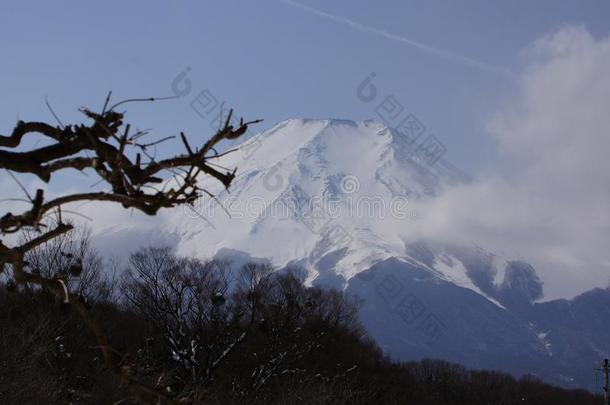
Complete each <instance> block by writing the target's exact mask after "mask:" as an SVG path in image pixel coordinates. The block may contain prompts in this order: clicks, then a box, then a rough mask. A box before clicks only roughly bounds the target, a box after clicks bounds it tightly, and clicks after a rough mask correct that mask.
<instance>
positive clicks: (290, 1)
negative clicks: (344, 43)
mask: <svg viewBox="0 0 610 405" xmlns="http://www.w3.org/2000/svg"><path fill="white" fill-rule="evenodd" d="M280 1H281V2H282V3H284V4H287V5H289V6H291V7H294V8H297V9H299V10H301V11H304V12H306V13H309V14H313V15H315V16H317V17H320V18H324V19H326V20H330V21H333V22H335V23H337V24H343V25H347V26H349V27H351V28H353V29H356V30H358V31H361V32H366V33H368V34H374V35H378V36H381V37H383V38H386V39H391V40H393V41H397V42H400V43H402V44H404V45H408V46H411V47H413V48H417V49H419V50H420V51H423V52H426V53H428V54H430V55H434V56H438V57H440V58H443V59H447V60H450V61H452V62H456V63H461V64H464V65H467V66H470V67H473V68H476V69H479V70H485V71H488V72H494V73H496V74H500V75H502V76H507V77H512V74H511V72H510V70H509V69H507V68H504V67H500V66H495V65H491V64H489V63H486V62H482V61H479V60H476V59H472V58H469V57H468V56H464V55H460V54H458V53H455V52H451V51H448V50H445V49H441V48H436V47H434V46H430V45H426V44H423V43H421V42H418V41H413V40H412V39H409V38H406V37H404V36H402V35H397V34H392V33H391V32H387V31H385V30H382V29H379V28H375V27H369V26H368V25H364V24H360V23H359V22H356V21H353V20H350V19H349V18H346V17H341V16H337V15H334V14H329V13H327V12H325V11H322V10H318V9H316V8H313V7H309V6H306V5H304V4H301V3H297V2H296V1H294V0H280Z"/></svg>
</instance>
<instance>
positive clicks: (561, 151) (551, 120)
mask: <svg viewBox="0 0 610 405" xmlns="http://www.w3.org/2000/svg"><path fill="white" fill-rule="evenodd" d="M524 55H525V58H526V60H527V67H526V68H525V69H524V71H523V73H522V75H521V76H520V77H519V78H518V82H517V83H518V92H517V95H516V96H514V99H512V100H510V102H508V103H507V105H506V106H505V107H504V108H503V109H502V110H501V111H498V112H497V113H496V114H495V116H494V117H493V118H492V119H491V120H490V122H489V124H488V126H487V130H488V131H487V132H488V133H489V135H490V136H492V137H493V138H494V139H495V140H496V141H497V145H498V157H499V159H500V160H499V162H498V167H504V169H503V171H502V172H500V171H496V172H494V173H482V174H480V175H479V176H478V179H477V180H476V181H475V182H474V183H472V184H470V185H468V186H465V187H460V188H455V189H451V190H447V192H446V193H445V194H444V195H443V196H442V197H441V198H439V199H436V200H434V201H427V202H426V203H425V205H423V206H421V207H420V209H419V212H421V213H422V214H423V222H422V229H420V232H422V233H423V234H425V235H426V236H428V237H432V238H449V239H456V240H457V239H459V240H461V241H462V242H464V241H466V240H471V241H473V242H477V243H479V244H482V243H484V244H485V245H484V247H486V248H489V249H490V250H492V251H495V252H502V253H504V254H506V255H507V256H508V257H515V256H516V257H522V258H524V259H526V260H528V261H530V262H531V263H532V264H533V265H535V267H536V268H537V270H538V272H539V273H540V274H541V275H542V277H543V279H544V280H545V285H546V287H545V290H546V293H547V297H548V298H551V297H553V296H569V295H572V294H574V293H575V292H577V291H582V290H584V289H585V288H591V287H594V286H605V285H606V284H607V283H608V280H610V249H609V248H610V159H609V154H610V38H604V39H599V40H596V39H595V38H593V36H592V35H591V34H590V33H589V32H588V31H587V30H586V29H585V28H583V27H565V28H563V29H561V30H559V31H558V32H556V33H554V34H553V35H549V36H546V37H544V38H541V39H539V40H537V41H535V43H534V44H533V45H532V46H530V47H529V48H528V49H527V50H526V51H525V52H524Z"/></svg>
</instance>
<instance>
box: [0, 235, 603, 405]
mask: <svg viewBox="0 0 610 405" xmlns="http://www.w3.org/2000/svg"><path fill="white" fill-rule="evenodd" d="M85 236H86V235H85ZM68 242H69V241H63V243H64V245H63V246H62V247H60V248H58V247H57V246H55V248H49V249H47V250H46V251H40V250H39V251H37V253H36V254H37V256H35V257H34V256H33V257H31V258H30V261H31V263H36V264H35V265H36V266H38V268H39V269H40V271H41V272H47V273H48V272H51V273H52V272H53V271H54V270H53V269H54V268H59V269H64V268H66V267H67V268H70V266H71V265H72V264H71V263H72V262H71V261H70V260H68V261H65V260H64V259H65V258H69V259H71V260H72V259H74V260H77V259H78V260H80V261H79V266H81V267H82V273H84V274H80V275H79V278H80V280H81V281H80V283H79V284H78V285H77V287H78V290H79V291H80V292H81V294H82V296H83V299H84V300H86V301H87V303H88V305H89V306H90V307H91V311H92V313H93V315H94V316H95V317H96V318H97V319H99V320H100V321H101V323H102V326H103V328H104V331H105V333H106V335H107V337H108V340H109V342H110V344H111V346H112V347H113V348H114V349H115V350H116V355H117V356H120V366H121V367H128V368H129V370H130V372H131V374H132V375H134V376H136V377H137V378H138V379H139V380H140V381H142V382H144V383H146V384H148V385H149V386H151V387H156V388H162V389H163V390H164V392H166V393H167V396H168V397H177V396H181V397H182V398H189V399H190V400H191V401H192V403H203V404H282V405H284V404H301V405H302V404H348V403H349V404H468V405H473V404H474V405H476V404H498V405H499V404H554V405H562V404H565V405H572V404H579V405H587V404H592V405H593V404H597V403H599V401H600V398H599V397H595V396H593V395H592V394H590V393H588V392H586V391H582V390H576V391H568V390H564V389H560V388H556V387H552V386H549V385H546V384H544V383H542V382H540V381H539V380H537V379H535V378H530V377H525V378H521V379H519V380H517V379H515V378H513V377H511V376H509V375H507V374H504V373H500V372H488V371H469V370H466V369H464V368H463V367H461V366H459V365H455V364H450V363H447V362H443V361H435V360H427V361H423V362H410V363H401V364H397V363H393V362H391V361H390V360H388V359H387V358H386V357H384V355H383V353H382V352H381V350H380V349H379V348H378V347H377V346H376V345H375V344H374V343H373V342H372V341H371V340H370V339H369V338H367V336H366V334H365V333H364V332H363V330H362V328H361V326H360V325H359V323H358V321H357V310H358V302H357V301H356V300H354V299H350V298H347V297H345V296H343V295H342V294H341V293H340V292H337V291H332V290H323V289H320V288H308V287H305V286H304V285H303V279H302V277H301V276H300V273H299V272H298V271H284V272H272V271H271V270H272V269H271V268H270V267H269V266H268V265H266V264H261V263H248V264H246V265H244V266H243V267H242V268H241V269H239V270H237V271H232V270H231V266H229V265H228V264H227V263H226V262H223V261H208V262H203V261H200V260H196V259H184V258H178V257H176V256H175V255H173V254H172V252H171V251H170V250H169V249H145V250H142V251H140V252H138V253H136V254H134V255H132V256H131V259H130V261H129V264H128V266H127V269H126V270H125V272H124V273H123V274H122V275H121V277H120V278H111V277H108V276H107V275H105V272H103V271H101V270H100V268H101V265H100V259H99V257H97V256H96V255H95V254H94V253H92V252H91V250H90V249H89V248H88V244H86V245H82V244H79V243H75V244H70V243H68ZM85 242H87V241H85ZM57 249H59V251H58V250H57ZM71 249H72V250H71ZM79 255H80V256H79ZM77 256H78V257H77ZM75 258H77V259H75ZM52 260H55V262H51V261H52ZM61 260H64V261H65V263H63V264H55V263H60V262H61ZM58 271H64V270H58ZM51 276H52V274H51ZM83 276H84V277H83ZM66 277H67V278H69V277H68V276H66ZM82 280H86V281H82ZM144 401H148V402H151V403H157V402H156V401H152V400H151V399H150V398H148V399H146V398H141V397H140V398H139V397H137V396H136V394H134V393H133V392H132V391H130V390H129V389H128V388H127V387H126V386H121V385H117V381H116V380H115V379H114V378H113V375H112V374H111V373H110V372H109V371H108V370H106V369H105V366H104V364H103V362H102V360H101V356H100V351H99V347H96V343H95V340H94V339H93V338H92V336H90V334H89V332H88V329H87V328H86V327H84V326H83V325H82V323H81V321H80V320H79V319H78V317H77V316H75V314H73V313H72V312H71V309H70V308H69V307H64V306H62V304H61V303H60V302H58V301H57V299H56V298H55V296H54V295H52V294H48V293H46V292H45V291H42V290H39V289H34V288H31V289H22V290H20V291H17V289H16V288H15V286H13V285H11V284H8V285H7V284H6V283H4V285H3V288H2V289H1V291H0V403H2V404H23V405H25V404H114V403H117V404H118V403H123V404H128V403H139V402H144ZM159 403H163V402H162V401H161V402H159Z"/></svg>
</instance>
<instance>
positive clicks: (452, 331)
mask: <svg viewBox="0 0 610 405" xmlns="http://www.w3.org/2000/svg"><path fill="white" fill-rule="evenodd" d="M443 151H444V147H443V146H442V145H441V144H439V143H438V141H437V140H436V139H434V138H433V137H432V138H426V137H424V136H423V135H420V134H417V133H413V132H409V131H397V130H392V129H390V128H388V127H386V126H384V125H383V124H381V123H378V122H374V121H364V122H358V123H356V122H352V121H344V120H307V119H291V120H287V121H284V122H282V123H280V124H278V125H276V126H275V127H273V128H271V129H269V130H267V131H265V132H263V133H261V134H258V135H255V136H251V137H249V138H248V139H247V140H246V141H244V143H242V144H241V145H240V147H239V148H238V150H236V151H234V152H232V153H229V154H226V155H224V156H222V157H221V158H218V159H216V160H215V161H214V162H213V163H214V164H215V165H217V166H218V167H220V168H234V167H237V177H236V178H235V180H234V182H233V184H232V186H231V189H230V190H229V191H227V190H224V189H223V188H222V186H221V185H220V184H217V182H215V181H214V180H213V179H204V180H203V183H202V185H203V186H205V188H206V189H207V190H208V191H210V192H211V193H212V194H213V195H214V196H215V198H207V199H201V200H198V201H197V202H196V203H195V204H194V206H193V207H192V208H184V209H183V208H180V209H176V210H173V211H168V212H164V213H162V214H161V215H160V216H159V217H158V220H157V221H156V222H155V225H154V227H153V228H150V227H149V228H146V229H134V228H133V227H124V228H122V227H117V226H114V227H112V228H108V229H106V230H105V231H102V232H100V233H99V234H98V236H97V239H98V243H99V244H100V245H102V246H107V247H108V246H111V249H112V251H113V252H115V253H116V252H117V251H118V250H120V246H123V248H125V246H129V249H133V248H134V247H135V246H137V245H138V244H139V245H147V244H163V245H171V246H174V247H175V248H176V250H177V252H178V253H179V254H182V255H188V256H198V257H203V258H205V257H213V256H215V255H225V256H226V255H229V256H230V255H232V254H234V252H239V256H240V258H239V260H242V261H243V260H244V259H243V257H244V256H245V257H252V258H267V259H269V260H270V261H271V262H272V263H273V264H274V265H275V266H277V267H278V268H282V267H289V266H298V267H301V268H304V269H305V270H307V272H308V275H309V277H308V282H310V283H312V284H316V285H324V286H330V287H335V288H340V289H343V290H345V291H346V292H347V293H348V294H354V295H357V296H359V297H360V298H361V299H362V309H361V318H362V322H363V324H364V326H365V327H366V328H367V330H368V332H369V333H370V334H371V336H372V337H374V338H375V339H376V340H377V342H378V343H379V344H380V345H381V346H382V347H383V348H384V349H385V350H386V351H387V353H388V354H390V355H391V356H393V357H395V358H399V359H405V360H407V359H420V358H425V357H434V358H443V359H447V360H451V361H455V362H459V363H462V364H464V365H465V366H468V367H475V368H487V369H502V370H506V371H510V372H513V373H515V374H524V373H533V374H537V375H539V376H540V377H542V378H544V379H546V380H548V381H550V382H554V383H560V384H563V385H568V386H585V387H589V388H592V386H591V383H592V379H591V375H592V374H591V372H590V371H591V370H592V369H593V368H595V366H596V365H597V362H598V360H600V359H601V358H603V356H604V355H606V356H607V355H608V351H609V350H608V345H607V344H606V346H604V342H608V341H610V340H608V335H610V328H609V327H608V326H605V324H604V325H599V324H598V323H597V321H596V320H595V319H586V318H585V316H587V315H588V314H590V311H593V308H594V305H595V304H596V303H605V308H610V305H608V302H609V301H610V291H609V290H595V291H594V292H591V293H587V294H588V295H587V294H584V295H583V296H581V297H577V298H575V299H574V300H572V301H567V300H561V301H550V302H546V303H536V300H538V299H539V298H541V297H542V293H543V291H542V282H541V281H540V280H539V279H538V277H537V275H536V272H535V270H534V269H533V268H532V267H531V266H530V265H529V264H527V263H524V262H521V261H515V260H511V259H510V258H502V257H500V256H498V255H496V254H494V253H492V252H488V251H486V250H484V249H482V248H480V247H478V246H477V245H475V243H477V241H463V243H461V244H459V245H456V244H455V243H451V244H449V243H443V242H441V241H430V240H426V239H425V238H424V237H423V236H422V233H421V232H420V231H421V227H423V226H425V224H423V223H422V221H420V218H421V216H422V214H424V212H423V210H425V207H426V203H427V202H429V201H433V200H434V199H435V198H437V197H438V196H439V195H440V194H441V193H442V192H443V190H444V189H445V188H447V187H454V186H459V185H460V184H466V183H467V182H469V178H468V176H467V175H465V174H464V173H462V172H461V171H460V170H458V169H457V168H455V167H453V166H452V165H450V164H449V163H448V162H446V161H445V160H443V158H442V153H443ZM138 235H139V236H138ZM127 240H130V241H137V242H135V243H133V242H131V243H126V241H127ZM227 252H229V253H227ZM231 252H233V253H231ZM606 315H609V313H608V310H606ZM596 319H599V318H596ZM605 319H609V318H608V317H607V316H606V318H605ZM574 325H578V327H579V328H580V331H583V332H582V333H581V332H580V331H578V330H571V329H572V328H573V327H574ZM594 325H596V327H602V326H603V331H605V332H602V333H601V334H597V333H596V334H594V333H593V330H594ZM565 331H569V333H565ZM589 331H590V332H589ZM604 333H605V334H604ZM603 336H605V337H606V340H605V341H604V340H602V337H603ZM576 346H578V350H575V347H576Z"/></svg>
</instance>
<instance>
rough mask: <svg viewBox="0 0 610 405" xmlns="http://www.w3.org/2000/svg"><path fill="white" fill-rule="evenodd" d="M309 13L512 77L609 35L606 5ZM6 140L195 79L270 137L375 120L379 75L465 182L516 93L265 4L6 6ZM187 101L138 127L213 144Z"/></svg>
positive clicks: (143, 114)
mask: <svg viewBox="0 0 610 405" xmlns="http://www.w3.org/2000/svg"><path fill="white" fill-rule="evenodd" d="M300 4H302V5H304V6H306V7H311V8H315V9H318V10H320V11H322V12H325V13H329V14H332V15H335V16H338V17H342V18H347V19H350V20H352V21H355V22H358V23H360V24H363V25H365V26H368V27H371V28H375V29H379V30H385V31H387V32H389V33H392V34H395V35H399V36H403V37H405V38H408V39H410V40H413V41H417V42H420V43H423V44H426V45H428V46H430V47H435V48H439V49H442V50H445V51H447V52H450V53H453V54H456V55H461V56H464V57H468V58H472V59H475V60H478V61H480V62H481V63H485V64H489V65H493V66H498V67H503V68H506V69H509V70H511V71H514V72H518V71H519V70H520V69H521V68H522V66H521V65H522V60H521V59H522V58H521V56H520V52H521V51H522V50H523V49H524V48H525V47H527V46H528V45H530V44H531V43H532V41H534V40H535V39H536V38H539V37H541V36H543V35H545V34H548V33H550V32H553V31H555V30H558V29H559V28H561V27H562V26H564V25H567V24H584V25H586V27H587V29H588V30H589V31H590V32H591V33H592V34H593V35H595V36H606V35H607V34H608V30H609V29H610V26H609V25H608V17H610V3H608V2H605V1H579V2H567V1H565V2H558V1H536V2H531V1H511V2H488V1H462V2H453V1H375V2H373V1H361V0H357V1H333V2H324V1H312V0H302V2H301V3H300ZM0 37H1V38H2V41H1V42H0V52H1V54H2V56H3V58H2V59H3V63H2V73H3V74H2V75H0V89H1V90H2V93H3V94H4V95H5V97H2V98H1V99H0V122H2V123H3V124H2V131H4V132H6V131H8V130H9V129H10V128H11V126H12V124H13V123H14V121H15V119H16V117H17V116H18V117H20V118H23V119H49V118H51V117H50V114H49V112H48V111H47V109H46V107H45V105H44V97H45V95H48V97H49V99H50V101H51V103H52V105H53V107H54V109H55V110H56V111H57V113H58V114H59V116H60V117H61V118H62V119H63V120H64V121H70V120H77V119H80V117H79V115H78V113H77V112H76V109H77V108H78V107H79V106H81V105H86V106H89V107H97V106H100V105H101V104H102V102H103V98H104V96H105V94H106V93H107V91H108V90H113V91H114V93H115V97H117V98H122V97H143V96H163V95H168V94H171V92H170V91H169V90H170V83H171V81H172V79H173V78H174V77H175V76H176V75H177V74H178V73H179V72H180V71H182V70H183V69H185V68H186V67H190V68H191V70H190V72H189V78H190V79H191V81H192V83H193V87H194V90H193V91H194V93H193V94H192V95H196V93H195V92H197V91H199V90H203V89H210V91H211V92H212V93H213V94H214V95H216V96H217V97H218V98H221V99H224V100H226V102H227V105H230V106H235V108H236V109H237V110H238V112H239V113H241V114H243V115H244V116H246V117H248V118H254V117H261V118H264V119H265V123H264V124H263V125H262V126H261V127H260V128H261V129H262V128H265V127H268V126H271V125H273V124H274V123H276V122H278V121H281V120H283V119H286V118H289V117H315V118H327V117H336V118H348V119H354V120H361V119H367V118H376V115H375V111H374V109H375V108H374V107H375V106H374V105H371V104H366V103H362V102H361V101H359V100H358V99H357V98H356V96H355V89H356V87H357V85H358V84H359V83H360V82H361V81H362V79H363V78H364V77H366V76H367V75H368V74H369V73H371V72H375V73H376V74H377V76H376V81H375V84H376V85H377V86H378V88H379V91H380V94H381V96H386V95H395V96H396V99H397V100H399V101H400V103H401V104H403V105H404V106H405V109H406V110H408V111H409V112H411V113H413V114H415V115H416V116H417V117H418V118H419V119H420V120H421V121H422V122H423V123H424V124H425V126H426V127H427V128H428V130H429V131H430V132H432V133H434V134H435V135H436V136H437V137H438V138H439V139H440V140H441V141H442V142H443V143H445V145H446V146H447V149H448V152H447V158H448V159H449V160H451V161H452V162H454V163H455V164H456V165H458V166H460V167H462V168H464V169H466V170H467V171H470V172H472V171H475V172H476V171H477V170H478V168H480V167H481V166H484V165H489V164H490V163H491V164H493V162H494V161H495V156H494V149H493V147H491V146H490V141H489V139H488V137H486V136H484V135H483V127H484V124H485V123H486V121H487V120H488V118H489V116H490V115H491V114H492V113H493V111H494V109H495V108H496V107H497V106H498V105H499V104H501V103H502V102H504V99H505V98H506V96H507V94H510V92H511V91H513V87H514V83H513V80H511V79H508V78H506V77H503V76H501V75H499V74H497V73H494V72H493V71H486V70H484V69H478V68H474V67H472V66H469V65H468V64H465V63H462V62H460V61H459V60H457V61H456V60H451V59H446V58H443V57H439V56H438V55H435V54H432V53H429V52H426V51H422V50H421V49H418V48H416V47H413V46H409V45H407V44H404V43H401V42H398V41H395V40H391V39H388V38H386V37H383V36H380V35H377V34H375V33H372V32H364V31H361V30H357V29H354V28H353V27H351V26H349V25H346V24H341V23H337V22H336V21H332V20H330V19H325V18H321V17H319V16H316V15H314V14H311V13H307V12H305V11H304V10H302V9H299V8H298V7H295V6H293V5H292V6H291V5H290V4H288V2H282V1H280V0H278V1H272V0H263V1H256V2H254V1H236V0H225V1H187V0H175V1H146V2H137V1H128V2H125V1H123V2H117V1H106V2H104V3H103V6H102V5H97V6H91V5H90V3H87V2H76V1H59V2H42V1H4V2H2V4H1V5H0ZM188 101H189V100H188V99H187V98H183V99H181V100H177V101H172V102H165V103H158V104H156V105H132V106H130V107H129V113H130V116H131V121H132V122H134V123H136V124H140V125H141V126H142V127H147V128H154V129H155V133H158V134H166V133H175V131H176V130H185V131H186V132H187V133H188V134H189V135H190V136H195V134H202V136H205V135H206V134H207V133H209V123H208V122H202V120H201V118H199V117H198V116H197V115H196V114H194V112H193V111H192V110H191V109H190V108H189V104H188Z"/></svg>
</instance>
